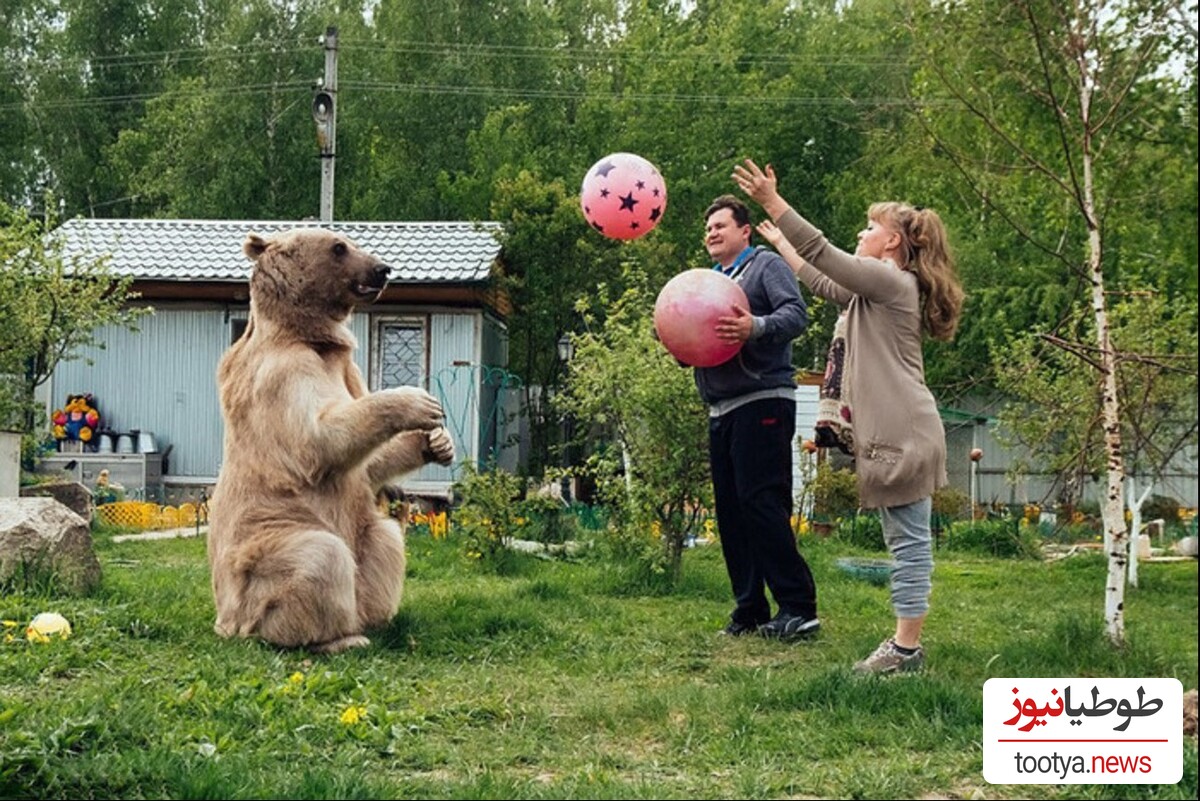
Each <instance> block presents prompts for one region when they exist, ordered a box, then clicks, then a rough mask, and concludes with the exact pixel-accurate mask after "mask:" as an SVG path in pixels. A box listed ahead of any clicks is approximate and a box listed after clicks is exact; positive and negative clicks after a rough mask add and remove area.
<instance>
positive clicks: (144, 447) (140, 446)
mask: <svg viewBox="0 0 1200 801" xmlns="http://www.w3.org/2000/svg"><path fill="white" fill-rule="evenodd" d="M133 433H134V434H136V435H137V452H138V453H158V443H156V442H155V441H154V432H153V431H135V432H133Z"/></svg>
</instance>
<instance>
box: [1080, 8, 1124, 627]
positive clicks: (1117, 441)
mask: <svg viewBox="0 0 1200 801" xmlns="http://www.w3.org/2000/svg"><path fill="white" fill-rule="evenodd" d="M1083 16H1085V15H1083V14H1078V15H1076V17H1075V19H1074V20H1073V22H1074V24H1075V25H1076V26H1078V28H1082V27H1083V26H1084V24H1085V23H1084V20H1083V19H1082V17H1083ZM1086 34H1087V31H1086V30H1079V29H1077V30H1076V31H1075V36H1074V37H1073V41H1074V42H1077V43H1078V45H1079V46H1078V48H1077V49H1075V52H1074V53H1073V55H1074V58H1075V61H1076V64H1077V66H1078V68H1079V113H1080V121H1081V122H1082V123H1083V125H1082V136H1081V141H1080V144H1081V146H1082V147H1081V151H1082V153H1081V159H1080V160H1081V162H1082V163H1081V167H1082V171H1083V186H1082V187H1081V188H1082V197H1081V198H1080V200H1081V201H1082V205H1083V214H1084V218H1085V220H1086V222H1087V231H1088V249H1087V258H1088V273H1089V276H1090V278H1091V287H1092V313H1093V315H1094V316H1095V321H1096V344H1097V346H1098V347H1099V359H1098V366H1099V369H1100V398H1101V420H1102V422H1103V427H1104V451H1105V457H1106V458H1105V467H1106V481H1105V490H1104V497H1103V499H1102V503H1101V505H1100V516H1101V519H1102V520H1103V522H1104V542H1105V545H1106V546H1107V552H1108V579H1107V582H1106V583H1105V587H1104V627H1105V631H1106V632H1107V634H1108V638H1109V639H1110V640H1111V641H1112V642H1113V644H1114V645H1121V644H1123V643H1124V642H1125V565H1126V561H1127V560H1128V555H1129V532H1128V530H1127V529H1126V528H1125V505H1124V503H1123V499H1122V494H1123V493H1122V490H1123V488H1124V486H1125V461H1124V457H1123V455H1122V452H1121V403H1120V399H1119V397H1118V395H1117V360H1116V353H1115V352H1114V351H1113V346H1112V340H1111V338H1110V336H1109V331H1108V307H1107V305H1106V303H1107V302H1106V299H1105V294H1104V269H1103V267H1104V260H1103V248H1102V238H1101V236H1100V222H1099V218H1098V217H1097V216H1096V194H1095V183H1094V178H1093V172H1092V170H1093V164H1092V161H1093V155H1094V154H1093V147H1092V145H1093V134H1094V133H1095V131H1094V129H1093V127H1092V119H1091V103H1092V95H1093V93H1094V92H1095V90H1096V81H1095V78H1094V77H1093V75H1092V71H1091V55H1092V54H1091V52H1090V51H1089V50H1088V48H1087V47H1086V45H1085V44H1084V43H1085V42H1086V41H1087V35H1086Z"/></svg>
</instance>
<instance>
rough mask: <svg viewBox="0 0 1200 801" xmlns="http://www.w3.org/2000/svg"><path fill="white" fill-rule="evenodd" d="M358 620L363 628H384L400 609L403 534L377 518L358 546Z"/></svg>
mask: <svg viewBox="0 0 1200 801" xmlns="http://www.w3.org/2000/svg"><path fill="white" fill-rule="evenodd" d="M358 553H359V561H358V576H357V578H358V580H357V583H356V586H355V589H356V590H357V593H358V597H357V601H358V619H359V621H360V622H361V623H362V625H363V627H364V628H371V627H374V626H384V625H387V623H388V622H390V621H391V619H392V618H393V617H394V616H395V614H396V610H397V609H399V608H400V595H401V593H402V592H403V590H404V533H403V531H402V529H401V528H400V524H399V523H397V522H396V521H395V520H392V519H390V518H381V519H379V520H377V521H375V522H374V523H372V524H371V526H370V527H369V528H368V529H367V530H366V532H364V536H363V538H362V540H360V542H359V548H358Z"/></svg>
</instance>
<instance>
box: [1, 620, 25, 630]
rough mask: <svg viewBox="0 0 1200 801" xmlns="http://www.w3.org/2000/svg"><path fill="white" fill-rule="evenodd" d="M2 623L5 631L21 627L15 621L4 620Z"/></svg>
mask: <svg viewBox="0 0 1200 801" xmlns="http://www.w3.org/2000/svg"><path fill="white" fill-rule="evenodd" d="M3 623H4V628H6V629H15V628H17V627H18V626H20V625H21V624H20V623H18V622H17V621H15V620H5V621H3Z"/></svg>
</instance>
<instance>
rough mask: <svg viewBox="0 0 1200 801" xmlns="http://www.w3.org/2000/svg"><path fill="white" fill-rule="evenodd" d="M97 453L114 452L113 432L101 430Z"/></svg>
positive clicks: (97, 442)
mask: <svg viewBox="0 0 1200 801" xmlns="http://www.w3.org/2000/svg"><path fill="white" fill-rule="evenodd" d="M96 452H97V453H112V452H113V433H112V432H111V431H101V432H100V438H99V439H98V440H97V441H96Z"/></svg>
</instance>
